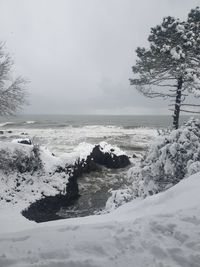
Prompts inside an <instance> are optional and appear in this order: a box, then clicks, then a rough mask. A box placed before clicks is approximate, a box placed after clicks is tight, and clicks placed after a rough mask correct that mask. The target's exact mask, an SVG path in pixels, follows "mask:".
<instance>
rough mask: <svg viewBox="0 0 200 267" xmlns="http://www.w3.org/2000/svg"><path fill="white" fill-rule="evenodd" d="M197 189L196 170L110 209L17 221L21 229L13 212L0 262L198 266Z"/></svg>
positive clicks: (1, 240) (0, 241)
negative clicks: (160, 190)
mask: <svg viewBox="0 0 200 267" xmlns="http://www.w3.org/2000/svg"><path fill="white" fill-rule="evenodd" d="M199 188H200V173H198V174H195V175H193V176H191V177H189V178H187V179H184V180H182V181H181V182H180V183H178V184H177V185H175V186H174V187H172V188H170V189H168V190H167V191H165V192H163V193H159V194H157V195H153V196H151V197H147V198H146V199H145V200H139V199H138V200H137V201H132V202H130V203H127V204H125V205H123V206H121V207H120V208H118V209H117V210H115V211H114V212H111V213H110V214H106V215H99V216H90V217H85V218H75V219H69V220H61V221H54V222H48V223H42V224H40V225H37V224H33V223H30V222H29V221H26V223H25V222H24V221H23V222H22V221H21V223H22V224H23V225H24V229H27V230H24V231H19V230H21V228H20V227H19V225H18V223H20V220H19V219H17V218H18V217H19V216H20V214H18V215H17V214H15V216H16V217H17V218H16V219H17V220H16V222H17V223H16V224H15V225H14V226H13V227H12V229H10V228H9V227H10V224H8V229H7V230H8V231H9V230H10V232H11V231H14V230H16V233H8V232H7V233H1V234H0V251H1V253H0V266H2V267H4V266H13V267H14V266H15V267H19V266H20V267H23V266H26V267H29V266H32V267H36V266H37V267H39V266H40V267H41V266H43V267H44V266H45V267H47V266H48V267H51V266H52V267H58V266H63V267H64V266H65V267H72V266H73V267H101V266H102V267H105V266H109V267H114V266H127V267H129V266H130V267H133V266H137V267H147V266H148V267H161V266H173V267H176V266H177V267H178V266H185V267H192V266H193V267H199V266H200V236H199V226H200V206H199V203H200V194H199ZM9 212H11V211H10V210H8V213H9ZM2 214H3V215H5V212H4V213H2ZM11 217H12V216H11V214H10V218H11ZM1 218H2V220H0V226H2V221H4V222H5V220H4V218H3V216H2V217H1ZM7 219H9V216H7ZM28 228H30V229H28ZM3 229H5V226H4V228H3ZM0 231H2V227H0ZM17 231H18V232H17Z"/></svg>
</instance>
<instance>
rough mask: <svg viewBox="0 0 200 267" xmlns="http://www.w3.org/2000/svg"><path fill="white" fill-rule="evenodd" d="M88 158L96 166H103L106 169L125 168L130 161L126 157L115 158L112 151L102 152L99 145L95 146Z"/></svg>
mask: <svg viewBox="0 0 200 267" xmlns="http://www.w3.org/2000/svg"><path fill="white" fill-rule="evenodd" d="M90 157H91V158H92V159H93V161H94V162H95V163H97V164H100V165H103V166H105V167H107V168H111V169H117V168H125V167H127V166H128V165H129V164H130V160H129V158H128V156H126V155H119V156H117V155H116V154H115V153H114V149H111V150H110V153H109V152H103V151H102V148H101V146H100V145H97V146H95V147H94V148H93V150H92V153H91V154H90Z"/></svg>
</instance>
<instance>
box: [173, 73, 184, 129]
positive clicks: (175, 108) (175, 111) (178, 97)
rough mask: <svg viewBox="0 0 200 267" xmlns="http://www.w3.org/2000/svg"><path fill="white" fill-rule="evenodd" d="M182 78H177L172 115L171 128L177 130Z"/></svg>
mask: <svg viewBox="0 0 200 267" xmlns="http://www.w3.org/2000/svg"><path fill="white" fill-rule="evenodd" d="M182 85H183V78H182V77H179V78H178V84H177V90H176V100H175V107H174V115H173V128H174V129H178V127H179V115H180V104H181V93H182Z"/></svg>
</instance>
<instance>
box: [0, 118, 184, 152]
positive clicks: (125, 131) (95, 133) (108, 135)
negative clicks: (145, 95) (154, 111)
mask: <svg viewBox="0 0 200 267" xmlns="http://www.w3.org/2000/svg"><path fill="white" fill-rule="evenodd" d="M188 119H189V117H188V116H182V117H181V119H180V122H181V124H183V123H184V122H185V121H187V120H188ZM171 124H172V117H171V116H159V115H158V116H152V115H149V116H143V115H141V116H132V115H130V116H128V115H126V116H125V115H121V116H114V115H18V116H12V117H1V118H0V130H1V131H3V132H4V134H2V135H0V140H4V141H9V140H12V139H16V138H31V139H33V140H34V142H37V143H39V144H41V145H44V146H46V147H48V148H49V150H50V151H52V152H53V153H55V154H62V153H67V152H71V151H73V149H74V148H75V147H76V146H77V145H79V144H80V143H84V142H85V143H91V144H97V143H99V142H100V141H106V142H108V143H110V144H112V145H116V146H119V147H120V148H121V149H123V150H125V152H127V153H128V154H129V155H131V154H132V153H133V152H139V151H141V150H143V149H145V148H146V147H147V146H148V144H149V142H150V141H151V140H152V139H153V138H154V137H155V135H157V129H161V128H169V127H170V126H171Z"/></svg>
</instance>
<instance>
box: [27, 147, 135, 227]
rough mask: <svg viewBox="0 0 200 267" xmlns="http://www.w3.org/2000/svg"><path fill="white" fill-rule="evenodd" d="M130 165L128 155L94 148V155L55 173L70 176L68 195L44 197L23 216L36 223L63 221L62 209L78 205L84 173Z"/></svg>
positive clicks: (60, 168) (67, 188) (61, 168)
mask: <svg viewBox="0 0 200 267" xmlns="http://www.w3.org/2000/svg"><path fill="white" fill-rule="evenodd" d="M129 164H130V160H129V158H128V156H126V155H123V154H122V155H116V154H115V150H114V149H112V148H111V149H110V152H104V151H102V148H101V146H100V145H97V146H95V147H94V148H93V150H92V153H91V154H90V155H88V156H87V158H86V159H81V160H80V159H78V160H77V161H76V162H75V163H74V164H73V165H66V166H65V167H61V166H59V167H57V169H56V171H55V172H58V173H65V174H66V175H68V176H69V179H68V183H67V185H66V194H65V195H62V194H58V195H56V196H44V195H43V198H42V199H40V200H38V201H36V202H34V203H32V204H31V205H30V206H29V207H28V208H27V209H26V210H24V211H22V215H23V216H25V217H26V218H28V219H29V220H34V221H36V222H45V221H50V220H57V219H62V218H63V217H61V216H59V215H58V214H57V213H58V211H59V210H60V208H61V207H62V208H68V207H70V206H74V205H75V203H77V200H78V198H79V197H80V194H79V187H78V179H79V178H80V177H81V176H82V175H83V174H84V173H90V172H94V171H98V170H99V169H100V165H102V166H105V167H107V168H110V169H117V168H124V167H126V166H128V165H129Z"/></svg>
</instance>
